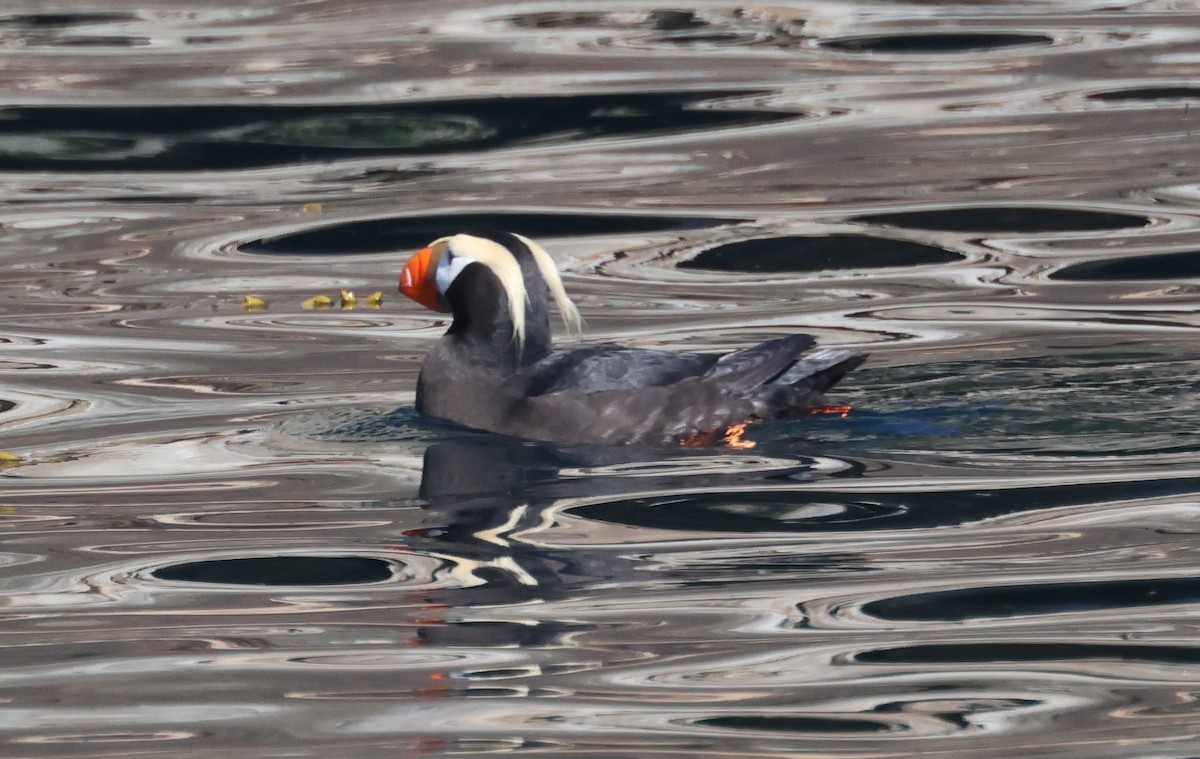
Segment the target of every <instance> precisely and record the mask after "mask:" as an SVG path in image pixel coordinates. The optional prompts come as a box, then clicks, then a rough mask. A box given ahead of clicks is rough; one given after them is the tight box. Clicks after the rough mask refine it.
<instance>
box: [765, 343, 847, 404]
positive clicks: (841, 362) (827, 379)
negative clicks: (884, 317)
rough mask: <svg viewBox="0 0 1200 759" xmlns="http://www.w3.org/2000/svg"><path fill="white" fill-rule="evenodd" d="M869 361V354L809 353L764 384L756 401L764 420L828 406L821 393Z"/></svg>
mask: <svg viewBox="0 0 1200 759" xmlns="http://www.w3.org/2000/svg"><path fill="white" fill-rule="evenodd" d="M866 360H867V354H865V353H859V352H858V351H852V350H845V349H841V348H820V349H818V350H815V351H813V352H811V353H807V354H805V355H803V356H801V357H800V358H798V359H796V362H795V363H794V364H792V365H791V366H789V367H788V368H787V369H786V370H784V372H783V373H782V374H780V375H779V376H777V377H775V378H774V379H772V380H771V381H770V382H768V383H767V384H765V385H763V386H762V388H761V389H760V391H759V392H758V393H757V394H756V397H755V398H754V405H755V414H756V415H757V416H759V417H761V418H763V419H773V418H776V417H781V416H791V415H793V414H798V413H803V412H804V411H806V410H808V409H811V408H815V407H819V406H822V405H824V399H823V398H822V397H821V394H822V393H824V392H825V391H826V390H828V389H829V388H831V387H833V386H834V385H836V384H837V383H838V381H839V380H841V378H842V377H845V376H846V375H847V374H849V373H850V372H851V371H853V370H854V369H856V368H858V367H859V366H860V365H862V363H863V362H864V361H866Z"/></svg>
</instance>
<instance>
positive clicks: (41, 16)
mask: <svg viewBox="0 0 1200 759" xmlns="http://www.w3.org/2000/svg"><path fill="white" fill-rule="evenodd" d="M137 20H138V17H137V16H134V15H132V14H128V13H23V14H17V15H13V16H3V17H0V28H2V27H5V26H23V27H28V28H32V29H68V28H70V27H73V26H85V25H88V24H113V23H120V22H125V21H137Z"/></svg>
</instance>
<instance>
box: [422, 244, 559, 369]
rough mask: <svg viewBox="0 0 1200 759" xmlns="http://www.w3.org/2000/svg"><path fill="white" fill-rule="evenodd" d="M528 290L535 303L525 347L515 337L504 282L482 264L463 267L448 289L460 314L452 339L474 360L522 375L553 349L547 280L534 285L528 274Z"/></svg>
mask: <svg viewBox="0 0 1200 759" xmlns="http://www.w3.org/2000/svg"><path fill="white" fill-rule="evenodd" d="M531 285H532V286H531ZM525 286H526V290H527V291H528V295H529V303H528V304H527V305H526V307H525V341H524V345H523V347H522V346H519V345H518V343H517V341H516V340H514V339H513V323H512V318H511V317H510V316H509V312H508V296H507V295H506V294H505V292H504V289H503V288H502V287H501V286H500V281H499V280H498V279H497V278H496V276H495V275H494V274H492V272H491V270H489V269H488V268H487V267H486V266H484V265H483V264H478V263H476V264H471V265H470V266H468V267H466V268H465V269H463V270H462V272H461V273H460V274H459V275H458V277H456V278H455V280H454V284H452V285H451V286H450V288H449V289H448V290H447V291H446V300H447V301H448V302H449V303H450V308H451V311H452V312H453V314H454V321H453V322H452V323H451V325H450V329H449V330H447V331H446V337H447V338H449V339H451V340H452V341H454V342H455V343H458V344H459V345H461V346H462V347H463V348H464V350H465V351H466V353H467V355H469V356H471V357H472V359H473V360H474V361H476V362H479V363H485V364H488V365H490V366H493V367H495V368H497V369H500V370H504V371H516V370H517V369H519V368H521V367H523V366H528V365H529V364H532V363H535V362H537V361H540V360H541V359H543V358H545V357H546V356H547V355H549V353H550V349H551V332H550V315H549V313H548V300H549V293H548V292H547V290H546V285H545V283H544V282H541V281H540V280H538V281H536V282H532V283H531V282H530V278H529V277H528V276H526V277H525ZM518 350H519V352H518Z"/></svg>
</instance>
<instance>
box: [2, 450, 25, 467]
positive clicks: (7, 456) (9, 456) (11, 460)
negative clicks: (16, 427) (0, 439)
mask: <svg viewBox="0 0 1200 759" xmlns="http://www.w3.org/2000/svg"><path fill="white" fill-rule="evenodd" d="M20 463H21V457H20V456H18V455H16V454H15V453H9V452H8V451H0V469H7V468H9V467H10V466H16V465H17V464H20Z"/></svg>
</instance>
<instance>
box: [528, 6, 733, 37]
mask: <svg viewBox="0 0 1200 759" xmlns="http://www.w3.org/2000/svg"><path fill="white" fill-rule="evenodd" d="M508 23H510V24H512V25H513V26H516V27H519V28H522V29H587V30H605V29H607V30H626V29H638V28H645V29H652V30H654V31H658V32H688V31H696V30H698V29H706V28H708V27H709V26H710V24H709V22H708V21H705V20H704V19H703V18H701V17H700V16H698V15H697V14H696V12H695V11H691V10H676V9H658V10H652V11H650V12H649V13H647V14H645V15H644V16H641V17H631V16H630V15H629V14H628V13H604V12H593V11H543V12H538V13H520V14H517V15H513V16H509V17H508Z"/></svg>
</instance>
